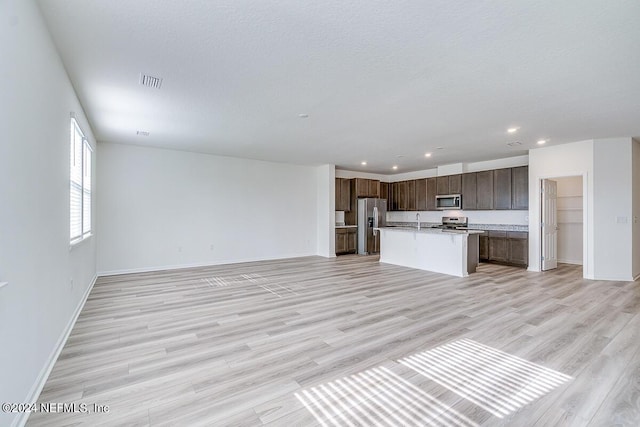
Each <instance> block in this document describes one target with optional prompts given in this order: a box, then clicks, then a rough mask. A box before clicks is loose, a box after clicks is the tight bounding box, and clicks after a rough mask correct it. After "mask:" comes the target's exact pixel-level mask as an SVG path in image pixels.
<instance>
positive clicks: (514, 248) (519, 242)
mask: <svg viewBox="0 0 640 427" xmlns="http://www.w3.org/2000/svg"><path fill="white" fill-rule="evenodd" d="M507 237H508V239H509V262H510V263H511V264H515V265H524V266H527V265H529V233H525V232H521V231H509V232H508V234H507Z"/></svg>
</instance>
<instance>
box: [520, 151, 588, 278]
mask: <svg viewBox="0 0 640 427" xmlns="http://www.w3.org/2000/svg"><path fill="white" fill-rule="evenodd" d="M593 145H594V143H593V141H580V142H574V143H570V144H562V145H556V146H551V147H544V148H536V149H533V150H529V270H531V271H540V182H541V180H542V179H546V178H558V177H565V176H576V175H579V176H582V185H583V191H582V196H583V198H584V199H583V201H584V204H585V206H586V209H585V210H584V211H583V222H584V224H585V226H584V227H583V256H582V259H583V266H584V268H583V274H584V277H586V278H590V279H593V278H594V273H593V265H594V259H593V253H594V252H593V244H594V223H593V215H592V213H593Z"/></svg>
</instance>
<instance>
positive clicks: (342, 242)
mask: <svg viewBox="0 0 640 427" xmlns="http://www.w3.org/2000/svg"><path fill="white" fill-rule="evenodd" d="M357 240H358V229H357V228H355V227H352V228H336V255H342V254H354V253H356V252H357V249H358V245H357Z"/></svg>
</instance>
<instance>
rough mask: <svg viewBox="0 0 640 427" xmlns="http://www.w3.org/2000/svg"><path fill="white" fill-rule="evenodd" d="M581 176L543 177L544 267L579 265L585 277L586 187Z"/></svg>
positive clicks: (542, 229)
mask: <svg viewBox="0 0 640 427" xmlns="http://www.w3.org/2000/svg"><path fill="white" fill-rule="evenodd" d="M583 184H584V183H583V177H582V175H576V176H563V177H555V178H547V179H543V180H541V184H540V185H541V188H540V189H541V198H540V201H541V203H540V218H541V224H540V227H541V228H540V237H541V238H540V260H541V264H540V266H541V270H542V271H545V270H551V269H554V268H556V267H557V265H558V264H573V265H580V266H582V268H583V276H584V256H585V242H584V226H585V224H584V213H585V212H584V209H585V206H584V202H585V199H584V186H583Z"/></svg>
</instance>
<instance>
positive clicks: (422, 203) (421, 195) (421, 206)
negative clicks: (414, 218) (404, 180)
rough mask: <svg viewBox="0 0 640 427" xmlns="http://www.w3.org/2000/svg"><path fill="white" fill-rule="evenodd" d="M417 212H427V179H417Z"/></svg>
mask: <svg viewBox="0 0 640 427" xmlns="http://www.w3.org/2000/svg"><path fill="white" fill-rule="evenodd" d="M416 210H418V211H426V210H427V179H426V178H422V179H416Z"/></svg>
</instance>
